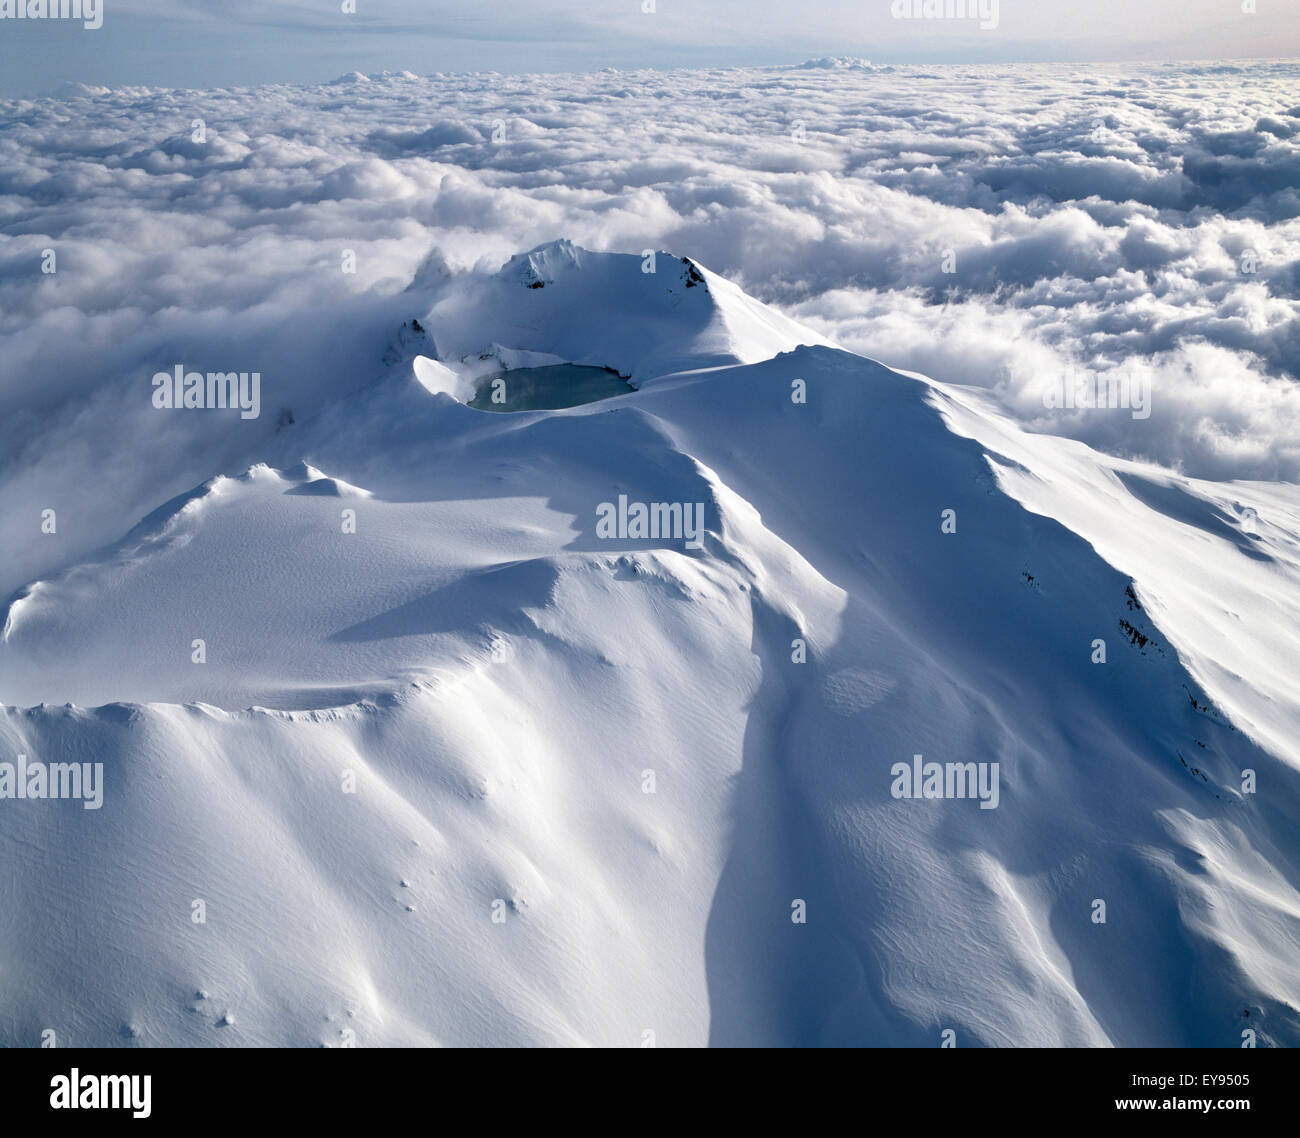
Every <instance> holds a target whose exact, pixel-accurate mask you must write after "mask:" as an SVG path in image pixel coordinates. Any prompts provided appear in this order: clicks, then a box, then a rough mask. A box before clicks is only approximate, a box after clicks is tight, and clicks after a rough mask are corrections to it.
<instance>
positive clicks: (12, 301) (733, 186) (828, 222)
mask: <svg viewBox="0 0 1300 1138" xmlns="http://www.w3.org/2000/svg"><path fill="white" fill-rule="evenodd" d="M558 237H568V238H570V239H571V240H573V241H574V242H576V243H577V244H580V245H584V246H587V247H589V248H593V249H610V250H621V251H629V252H640V251H642V250H644V249H649V248H661V249H667V250H670V251H672V252H675V253H678V254H684V255H689V256H691V257H694V258H697V259H698V260H700V261H701V262H703V263H704V264H705V265H707V266H709V267H710V268H712V269H714V270H716V271H718V272H720V273H723V274H724V275H726V276H729V277H731V278H733V279H735V280H736V281H737V282H738V283H740V284H741V285H742V286H743V287H744V288H746V289H747V290H749V291H750V292H751V293H753V294H754V295H756V296H758V297H760V298H761V299H763V300H765V301H768V302H770V303H772V304H775V305H777V306H779V307H780V308H782V309H783V310H785V311H786V312H788V313H790V314H791V315H793V316H795V317H796V318H798V319H800V320H802V321H804V322H805V323H807V324H809V325H810V326H813V327H815V328H816V329H818V330H819V331H821V332H822V333H824V334H826V335H828V336H830V337H831V338H833V339H835V340H837V341H838V342H840V343H842V344H843V345H844V346H845V347H848V348H851V349H853V350H855V351H859V352H862V353H864V354H867V355H870V356H872V357H875V358H878V359H881V360H883V361H885V362H886V363H889V364H891V365H893V366H896V367H900V368H905V369H911V370H915V371H921V372H924V373H926V374H928V375H931V376H934V377H935V378H937V379H942V380H948V381H953V382H959V383H966V384H972V385H978V386H980V387H984V388H988V389H990V390H991V391H992V392H994V393H995V395H996V396H997V397H998V398H999V399H1001V400H1002V401H1003V403H1004V404H1005V405H1006V406H1007V407H1008V408H1010V409H1011V410H1012V411H1013V412H1014V413H1015V414H1016V415H1017V416H1018V417H1019V418H1021V419H1022V420H1024V421H1026V422H1028V423H1030V424H1031V425H1033V426H1034V427H1035V428H1037V429H1041V430H1045V431H1051V432H1053V433H1058V434H1065V435H1069V436H1072V437H1075V438H1078V439H1081V440H1083V441H1085V442H1087V443H1089V444H1091V445H1094V446H1097V447H1100V448H1102V449H1106V450H1108V451H1112V452H1115V453H1122V454H1126V455H1132V456H1138V457H1143V458H1149V459H1151V460H1155V461H1159V462H1161V463H1164V464H1166V465H1169V466H1172V467H1177V468H1180V469H1183V470H1185V471H1187V472H1189V473H1192V474H1196V475H1200V476H1204V477H1210V478H1224V479H1228V478H1260V479H1284V480H1288V481H1296V480H1300V395H1298V394H1297V387H1296V379H1297V374H1298V373H1300V64H1297V63H1294V62H1255V63H1243V64H1233V65H1169V64H1144V65H1124V66H1090V67H1086V68H1084V67H1078V66H1073V65H1071V66H1046V65H1033V66H983V67H876V66H872V65H870V64H867V63H864V62H862V61H857V60H821V61H815V62H814V64H813V65H809V66H804V67H798V68H784V69H779V68H765V69H747V70H713V71H710V70H698V71H668V72H648V71H641V72H615V71H602V72H597V73H593V74H589V75H572V76H565V75H534V76H517V75H514V76H505V75H495V74H491V75H488V74H480V75H472V76H463V75H436V76H431V77H416V76H414V75H411V74H409V73H402V74H398V75H391V74H390V75H383V76H377V77H371V78H367V77H365V76H360V75H353V76H348V77H344V78H343V79H341V80H338V81H336V82H335V83H332V84H326V85H322V86H317V87H288V86H272V87H263V88H257V89H241V90H215V91H186V90H159V89H143V88H121V89H114V90H104V89H89V88H85V87H80V86H76V87H71V88H69V89H67V90H66V91H64V92H62V93H61V94H60V95H59V96H58V97H53V98H43V99H32V100H7V101H0V490H2V491H3V494H0V498H2V499H3V502H4V504H0V541H2V542H4V544H5V545H6V546H8V547H9V548H10V549H13V550H15V551H16V552H15V555H14V558H13V561H12V562H11V565H10V570H9V571H8V572H6V573H5V574H3V578H2V579H0V586H5V585H9V586H11V587H12V586H13V585H14V584H15V580H16V579H17V578H22V577H24V575H25V574H30V573H31V572H33V571H38V570H41V569H43V568H45V567H47V566H48V564H49V563H51V562H52V560H56V558H54V555H53V554H52V553H51V552H49V551H48V550H42V549H41V548H39V543H34V542H32V540H31V538H30V534H31V526H30V520H31V511H32V509H33V508H35V507H36V506H38V505H41V504H54V503H55V502H57V503H58V504H59V505H61V506H62V507H63V508H64V510H65V511H66V512H67V514H68V516H69V517H70V518H71V519H72V521H73V523H74V528H75V532H76V534H77V535H78V537H77V539H76V542H75V544H76V545H77V546H84V547H86V548H91V547H93V546H94V544H96V543H97V542H99V541H106V540H108V539H110V538H111V537H113V536H116V533H117V529H116V527H117V525H118V516H119V515H130V514H132V513H133V512H134V516H137V517H138V516H139V514H140V513H141V512H144V511H145V510H147V509H150V508H152V507H153V506H156V505H157V504H158V503H159V502H160V501H161V500H163V499H164V498H166V497H167V496H169V495H171V494H175V493H179V492H181V491H182V490H184V489H186V488H188V487H189V486H191V485H193V484H194V483H196V482H198V481H200V480H202V479H204V478H206V477H208V476H209V475H211V474H213V473H215V472H216V471H215V470H214V469H213V467H214V464H215V465H217V466H218V467H223V466H238V465H239V464H240V463H241V462H243V461H244V460H245V459H248V458H252V459H254V460H256V458H257V457H258V455H257V451H258V447H259V444H260V443H263V442H265V439H266V437H267V436H268V435H269V434H270V433H273V432H274V431H276V430H277V429H279V428H280V427H282V426H283V424H284V423H285V422H286V421H287V419H288V417H290V416H301V415H302V414H304V413H310V410H311V408H312V406H313V404H315V403H319V402H320V401H321V400H322V399H325V398H331V397H333V396H335V395H337V394H338V393H340V392H343V391H346V390H347V389H348V388H349V387H350V386H355V385H358V384H362V383H366V382H370V381H371V380H372V379H373V378H374V375H375V373H376V370H377V368H378V365H379V361H378V360H377V359H376V358H375V352H374V345H375V343H376V341H377V339H379V340H382V338H383V336H384V334H385V330H386V329H392V328H393V327H395V326H396V323H397V322H399V321H400V320H401V319H404V318H406V317H407V316H409V315H411V314H412V313H413V311H415V310H418V308H419V305H418V303H413V298H412V295H411V294H410V293H408V292H405V291H404V290H405V289H406V288H407V286H408V285H409V283H410V282H411V280H412V277H413V275H414V273H415V271H416V269H417V267H418V266H419V265H420V263H421V262H422V260H423V259H424V258H425V256H426V255H427V254H428V253H429V252H430V250H432V249H434V248H437V249H438V250H440V251H441V254H442V255H443V256H444V257H445V258H446V260H447V262H448V264H449V265H450V266H452V267H453V268H454V269H463V268H470V267H473V266H486V265H495V264H500V263H501V262H503V261H504V260H505V259H506V258H507V257H509V256H510V255H512V254H514V253H516V252H518V251H520V250H524V249H528V248H531V247H533V246H535V245H537V244H540V243H541V242H544V241H549V240H552V239H554V238H558ZM48 250H53V251H54V254H55V262H54V264H55V267H56V269H57V271H55V272H53V273H49V272H43V271H42V270H43V268H48V267H49V257H48V253H47V251H48ZM345 250H351V251H352V252H353V253H354V254H355V266H356V272H355V273H348V272H345V271H344V251H345ZM177 363H183V364H185V365H186V366H187V367H193V368H196V369H199V370H212V369H216V370H258V371H260V372H261V374H262V376H263V399H264V401H265V403H266V407H265V408H264V411H263V415H262V417H261V419H260V420H259V421H258V423H257V424H255V425H254V426H253V427H251V428H248V429H245V430H242V431H227V432H226V434H224V435H220V434H214V433H213V431H212V430H211V429H210V427H209V425H208V424H207V423H206V422H205V423H203V424H199V423H198V422H197V421H194V419H193V418H191V419H186V418H185V417H184V416H178V417H174V418H171V419H160V417H159V416H158V414H157V413H156V412H153V411H152V409H151V407H150V404H149V396H150V394H151V392H152V388H151V387H150V377H151V376H152V375H153V374H154V373H155V372H156V371H158V370H160V369H168V368H170V367H172V366H173V365H175V364H177ZM1091 373H1097V374H1100V375H1102V376H1105V375H1107V374H1115V375H1119V374H1123V375H1135V376H1136V375H1139V374H1141V375H1143V376H1146V377H1147V378H1148V379H1149V381H1150V384H1151V414H1150V415H1149V417H1145V418H1138V417H1134V415H1132V414H1131V413H1130V412H1129V411H1128V410H1124V409H1114V410H1060V409H1052V408H1049V407H1047V406H1046V405H1045V392H1047V391H1048V390H1051V389H1059V387H1060V385H1061V384H1062V383H1064V382H1065V381H1066V379H1067V378H1068V377H1070V376H1075V375H1079V374H1091ZM199 418H201V417H199ZM259 432H261V434H259ZM110 498H111V503H112V505H113V508H112V509H108V508H106V503H107V502H108V501H109V499H110ZM63 553H64V554H66V553H67V548H66V547H65V548H64V549H63Z"/></svg>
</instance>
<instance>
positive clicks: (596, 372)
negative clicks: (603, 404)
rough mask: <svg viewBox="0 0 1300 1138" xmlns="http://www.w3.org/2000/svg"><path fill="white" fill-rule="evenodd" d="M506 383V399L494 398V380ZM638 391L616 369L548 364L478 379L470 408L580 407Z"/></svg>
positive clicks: (528, 408) (539, 408) (506, 409)
mask: <svg viewBox="0 0 1300 1138" xmlns="http://www.w3.org/2000/svg"><path fill="white" fill-rule="evenodd" d="M498 379H499V380H502V381H503V382H504V385H505V386H504V388H503V394H504V398H505V402H503V403H494V402H493V401H492V394H493V381H494V380H498ZM633 390H635V389H634V388H633V387H632V385H631V384H629V383H628V382H627V380H625V379H624V378H623V377H622V376H620V375H619V374H618V372H616V371H610V370H609V369H608V368H603V367H580V366H578V365H577V364H548V365H547V366H546V367H521V368H515V369H514V370H513V371H502V372H498V373H497V374H496V375H490V376H487V377H486V378H484V379H481V380H479V381H478V383H477V384H476V385H475V388H474V398H473V399H471V400H470V403H469V405H470V406H471V407H477V408H478V409H479V410H480V411H549V410H554V409H555V408H556V407H577V406H579V405H580V404H583V403H595V402H596V401H597V400H598V399H608V398H609V397H610V396H611V395H626V394H627V393H628V392H629V391H633Z"/></svg>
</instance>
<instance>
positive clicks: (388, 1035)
mask: <svg viewBox="0 0 1300 1138" xmlns="http://www.w3.org/2000/svg"><path fill="white" fill-rule="evenodd" d="M644 265H645V258H644V257H643V256H642V255H641V254H640V253H636V254H630V255H626V256H621V257H619V256H611V255H606V254H601V253H597V252H591V251H588V250H585V249H583V248H581V247H580V246H578V245H576V244H572V243H568V242H562V243H555V244H548V245H544V246H540V247H537V248H535V249H533V250H532V251H531V252H529V253H526V254H520V255H518V256H517V257H515V258H514V259H512V260H510V259H508V261H507V263H506V267H505V269H501V268H500V266H499V265H493V266H484V267H483V268H482V269H481V270H480V271H478V272H475V273H472V274H468V275H457V274H455V273H454V272H452V271H451V270H450V269H449V268H448V267H447V266H446V265H445V264H442V263H441V262H439V261H437V260H436V259H435V260H434V261H432V262H430V261H426V262H424V265H423V267H422V268H421V269H420V271H419V273H418V274H417V273H416V272H415V270H414V269H413V271H412V275H413V278H414V281H415V283H414V284H413V285H412V287H411V288H410V289H409V290H408V291H405V292H404V293H403V294H402V295H403V297H404V298H405V300H404V304H405V307H404V308H403V309H402V312H403V317H402V319H403V323H402V324H401V325H400V330H399V326H398V325H397V324H394V326H393V327H392V328H390V329H389V330H388V332H387V333H386V334H385V335H382V336H376V337H375V339H374V340H373V341H372V343H371V344H370V349H371V359H372V361H374V362H373V363H372V366H371V367H370V369H369V371H368V372H367V373H366V375H365V376H364V377H355V378H354V379H352V380H348V381H344V380H342V379H334V380H333V381H329V384H330V389H331V392H332V398H331V399H329V400H328V401H325V400H320V401H318V403H317V404H316V406H315V407H314V408H313V413H312V414H310V415H307V414H295V416H294V418H293V421H292V422H291V423H290V422H286V423H284V424H282V425H281V427H280V428H279V429H278V430H275V431H271V432H268V433H267V434H266V435H265V436H264V437H261V438H260V445H261V450H262V453H261V454H260V455H259V457H258V460H257V461H256V462H255V463H252V464H250V465H249V466H248V467H247V468H246V469H245V470H244V471H243V472H241V473H238V474H235V475H233V476H218V477H210V478H208V479H207V480H206V481H202V482H200V483H198V484H197V488H196V489H192V490H189V491H181V492H179V493H178V496H176V497H175V498H173V499H172V500H171V501H168V502H166V503H165V504H163V505H159V506H157V508H156V509H155V510H154V511H153V512H152V513H151V514H150V515H149V516H148V517H146V518H145V520H144V521H143V522H142V523H140V524H139V525H138V526H135V527H134V528H132V527H129V526H127V527H123V532H122V534H121V535H120V536H119V537H118V539H117V541H115V542H114V543H111V544H110V545H109V546H108V547H107V548H105V549H104V550H102V551H99V552H97V553H96V554H95V555H94V556H90V557H84V558H77V559H75V560H70V561H69V562H68V563H66V564H64V565H62V566H60V568H59V570H58V571H57V572H52V573H49V574H46V575H45V576H43V577H41V578H40V580H39V581H37V582H36V583H35V585H34V586H32V585H31V583H28V586H26V587H23V588H20V589H19V590H18V591H17V592H16V593H15V595H14V597H13V598H12V599H11V602H10V603H9V605H8V607H7V610H6V611H7V615H6V633H5V637H4V640H3V642H0V692H3V693H4V695H5V699H6V703H8V704H9V705H11V706H8V707H6V708H5V709H4V711H3V715H2V716H0V752H2V753H4V754H12V755H16V754H23V755H27V756H29V757H31V758H33V759H35V760H39V761H50V762H58V761H72V760H73V759H80V758H83V757H84V758H85V759H86V760H87V761H89V759H90V758H91V757H93V758H94V760H95V761H97V762H100V763H102V764H103V770H102V787H103V801H102V804H101V805H100V807H99V808H98V809H94V810H85V809H82V806H81V804H80V803H76V802H48V801H47V802H36V801H26V802H15V801H5V802H3V803H0V806H3V810H0V843H3V848H4V849H5V851H6V852H5V857H6V859H7V868H8V867H12V872H7V873H6V874H5V875H4V876H3V877H2V878H0V883H2V884H0V890H2V892H0V912H3V913H4V914H5V918H4V920H3V922H0V961H3V963H4V969H3V971H0V984H3V989H0V990H2V991H3V999H0V1042H3V1043H5V1044H11V1045H17V1044H22V1043H25V1042H27V1041H29V1040H34V1039H38V1038H39V1037H40V1034H41V1032H42V1031H43V1030H45V1029H47V1028H51V1027H54V1029H55V1030H57V1031H58V1032H59V1036H60V1039H61V1040H62V1041H64V1042H68V1043H84V1044H100V1045H119V1044H122V1043H124V1042H130V1043H133V1044H134V1045H142V1044H143V1045H148V1044H165V1043H170V1044H196V1045H213V1046H217V1045H248V1044H284V1045H320V1044H324V1045H326V1046H335V1045H339V1044H341V1043H355V1044H357V1045H360V1046H382V1045H391V1044H421V1045H423V1044H475V1045H485V1044H498V1045H500V1044H605V1045H625V1046H638V1045H643V1044H644V1043H646V1042H647V1041H648V1040H650V1039H652V1040H653V1041H655V1042H657V1043H659V1044H660V1045H703V1044H706V1043H712V1044H718V1045H768V1044H771V1045H801V1044H867V1043H870V1044H886V1045H908V1046H912V1045H915V1046H934V1045H937V1044H938V1043H939V1042H940V1040H941V1038H943V1034H944V1033H946V1032H954V1033H955V1038H956V1039H957V1040H958V1041H959V1043H960V1045H963V1046H965V1045H1030V1044H1038V1045H1090V1046H1103V1045H1141V1044H1158V1045H1174V1046H1237V1045H1239V1044H1240V1042H1241V1040H1242V1038H1243V1033H1245V1032H1251V1033H1254V1036H1255V1038H1256V1039H1257V1040H1258V1042H1259V1043H1260V1044H1261V1045H1294V1044H1296V1043H1297V1042H1300V1013H1298V1012H1297V1007H1298V1006H1300V1005H1298V1003H1297V1001H1298V1000H1300V964H1298V963H1297V961H1298V960H1300V955H1298V954H1297V952H1296V947H1297V940H1298V938H1300V895H1298V894H1297V882H1300V845H1298V843H1297V838H1296V834H1297V830H1296V825H1295V820H1296V818H1297V817H1298V816H1300V751H1297V748H1296V745H1295V742H1294V740H1295V739H1296V737H1297V735H1298V734H1300V686H1298V685H1297V682H1296V679H1295V676H1294V672H1293V670H1292V669H1290V668H1289V667H1288V662H1289V661H1290V660H1293V659H1294V658H1295V657H1294V648H1295V646H1296V642H1297V637H1298V636H1300V504H1298V503H1297V501H1296V498H1295V494H1294V488H1293V487H1289V486H1285V485H1280V484H1262V483H1245V482H1242V483H1234V484H1212V483H1207V482H1203V481H1198V480H1195V479H1191V478H1188V477H1185V476H1183V475H1180V474H1177V473H1174V472H1171V471H1168V470H1163V469H1161V468H1159V467H1156V466H1153V465H1151V464H1146V463H1141V462H1135V461H1131V460H1121V459H1115V458H1111V457H1108V456H1106V455H1104V454H1101V453H1099V452H1097V451H1094V450H1091V449H1089V448H1088V447H1086V446H1084V445H1083V444H1081V443H1079V442H1076V441H1071V440H1066V439H1060V438H1053V437H1050V436H1046V435H1043V434H1039V433H1034V432H1030V431H1027V430H1025V429H1024V427H1023V426H1022V425H1021V424H1019V423H1017V422H1016V421H1015V420H1014V417H1012V416H1010V415H1008V413H1007V412H1006V411H1005V410H1004V409H999V408H998V407H997V406H996V404H994V403H993V402H991V401H990V400H989V399H988V397H987V396H985V395H981V394H980V393H978V392H975V391H973V390H971V389H969V388H958V387H952V386H949V385H945V384H942V383H938V382H935V381H931V380H927V379H925V378H923V377H920V376H913V375H907V374H902V373H899V372H897V371H893V370H891V369H889V368H887V367H885V366H883V365H882V364H879V363H875V362H872V361H870V360H867V359H865V358H863V357H861V356H858V355H855V354H852V353H850V352H847V351H844V350H842V349H839V348H836V347H833V346H831V345H829V344H827V343H824V342H822V337H821V336H820V335H818V334H817V333H816V332H813V331H806V330H803V329H801V328H800V326H799V325H797V324H795V323H794V322H792V321H790V320H789V319H787V318H785V317H783V316H781V315H780V314H779V313H774V312H767V311H766V310H764V308H763V307H762V306H761V305H760V304H758V303H757V302H756V301H754V300H753V299H752V298H750V297H748V296H746V295H745V294H744V293H743V292H741V291H740V290H739V289H738V288H736V287H735V286H734V285H733V284H731V283H730V282H728V281H726V280H725V279H724V278H723V277H721V276H720V275H719V274H718V273H716V271H714V270H713V269H712V267H711V266H708V265H707V263H701V262H697V261H696V260H695V258H694V256H691V257H690V258H689V260H685V259H682V260H679V259H676V258H674V257H672V256H670V255H669V254H667V253H660V254H659V255H658V258H657V262H656V271H655V272H654V273H648V272H645V271H643V268H644ZM697 278H698V279H697ZM687 282H690V284H691V287H690V288H689V289H688V288H687ZM539 284H540V287H535V286H537V285H539ZM580 351H581V352H582V353H585V354H583V355H582V362H586V363H590V364H595V365H599V366H609V367H614V368H616V369H617V368H622V369H623V370H624V371H625V372H628V373H631V374H633V376H634V382H635V383H636V384H637V385H638V390H635V391H629V392H627V393H626V394H621V395H618V396H616V397H613V398H610V399H605V400H601V401H597V402H591V403H587V404H584V405H580V406H574V407H568V408H564V409H562V410H556V411H525V412H518V413H514V414H493V413H489V412H484V411H479V410H476V409H475V408H472V407H469V406H467V405H466V403H465V400H464V398H463V396H464V395H465V394H466V384H465V382H463V381H464V380H465V377H467V376H471V375H477V374H478V373H479V370H480V369H481V368H482V367H490V368H492V369H493V370H494V372H498V371H499V373H500V378H502V379H503V382H504V383H505V384H506V385H508V384H509V383H510V372H511V370H513V369H514V368H516V367H524V368H528V367H531V366H534V365H535V364H537V363H538V361H539V360H543V361H544V360H548V359H551V358H553V357H554V358H560V359H564V360H567V361H568V362H577V361H575V360H574V358H573V357H574V356H576V355H578V354H579V353H580ZM385 357H386V358H387V360H388V362H387V363H386V364H385V363H380V362H378V361H380V360H381V359H383V358H385ZM484 357H486V359H485V358H484ZM346 362H347V361H342V363H346ZM337 366H341V365H336V367H337ZM330 374H333V373H330ZM458 392H459V393H460V394H461V396H462V397H461V398H458V397H457V393H458ZM160 414H161V412H160ZM232 414H234V415H236V416H237V412H232ZM674 507H676V510H674ZM697 511H698V512H697ZM694 517H699V518H700V519H702V530H701V531H699V532H698V533H697V532H695V531H693V530H692V529H691V528H690V525H689V524H688V522H687V520H686V519H690V518H694ZM56 705H65V706H62V707H60V706H56ZM51 897H54V898H56V900H55V902H54V903H51V901H50V898H51ZM32 945H42V946H44V950H43V951H42V952H39V953H33V952H31V950H30V946H32ZM647 1033H649V1034H647Z"/></svg>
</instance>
